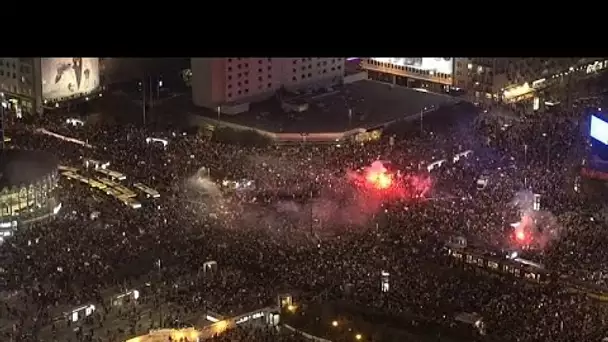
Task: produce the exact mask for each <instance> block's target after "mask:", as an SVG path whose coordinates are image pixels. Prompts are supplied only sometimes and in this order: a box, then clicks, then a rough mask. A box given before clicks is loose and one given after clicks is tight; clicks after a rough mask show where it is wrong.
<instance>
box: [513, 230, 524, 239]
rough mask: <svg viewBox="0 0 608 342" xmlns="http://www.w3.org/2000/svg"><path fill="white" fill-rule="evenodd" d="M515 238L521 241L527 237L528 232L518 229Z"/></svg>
mask: <svg viewBox="0 0 608 342" xmlns="http://www.w3.org/2000/svg"><path fill="white" fill-rule="evenodd" d="M515 238H516V239H517V240H519V241H524V240H525V239H526V233H525V232H524V231H523V230H518V231H516V232H515Z"/></svg>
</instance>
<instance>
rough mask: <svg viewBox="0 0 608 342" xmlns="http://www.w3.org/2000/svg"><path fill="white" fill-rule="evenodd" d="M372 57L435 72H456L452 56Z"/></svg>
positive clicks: (376, 59)
mask: <svg viewBox="0 0 608 342" xmlns="http://www.w3.org/2000/svg"><path fill="white" fill-rule="evenodd" d="M370 59H373V60H375V61H378V62H381V63H389V64H394V65H398V66H402V67H409V68H412V69H418V70H422V71H432V72H434V73H442V74H448V75H452V74H453V72H454V58H452V57H370Z"/></svg>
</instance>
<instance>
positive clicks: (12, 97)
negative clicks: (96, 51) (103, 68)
mask: <svg viewBox="0 0 608 342" xmlns="http://www.w3.org/2000/svg"><path fill="white" fill-rule="evenodd" d="M99 89H100V78H99V58H96V57H93V58H84V57H68V58H64V57H57V58H0V98H1V101H2V105H3V106H4V107H5V108H6V109H8V110H9V112H11V113H15V114H16V115H17V116H21V115H23V114H35V113H37V114H41V113H42V112H43V109H44V107H49V108H51V107H59V106H60V105H61V104H62V103H67V102H69V101H71V100H74V99H78V98H83V97H87V96H90V95H91V94H94V93H96V92H98V90H99Z"/></svg>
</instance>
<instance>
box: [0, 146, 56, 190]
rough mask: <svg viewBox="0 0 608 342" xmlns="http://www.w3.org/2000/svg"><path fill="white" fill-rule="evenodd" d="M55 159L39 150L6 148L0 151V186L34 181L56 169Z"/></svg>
mask: <svg viewBox="0 0 608 342" xmlns="http://www.w3.org/2000/svg"><path fill="white" fill-rule="evenodd" d="M57 165H58V162H57V159H56V158H55V157H54V156H53V155H50V154H48V153H45V152H41V151H29V150H16V149H7V150H3V151H1V152H0V188H5V187H10V186H16V185H20V184H30V183H34V182H35V181H36V180H38V179H41V178H43V177H45V176H47V175H49V174H51V173H52V172H53V170H56V169H57Z"/></svg>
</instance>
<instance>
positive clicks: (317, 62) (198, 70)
mask: <svg viewBox="0 0 608 342" xmlns="http://www.w3.org/2000/svg"><path fill="white" fill-rule="evenodd" d="M344 60H345V58H342V57H327V58H325V57H324V58H321V57H316V58H315V57H312V58H311V57H298V58H295V57H292V58H272V57H263V58H261V57H249V58H240V57H230V58H193V59H192V61H191V69H192V98H193V102H194V104H195V105H197V106H200V107H207V108H213V109H215V108H219V107H222V110H223V108H228V107H235V106H243V105H244V104H248V103H250V102H256V101H261V100H264V99H267V98H269V97H271V96H273V95H274V94H275V93H276V92H277V90H279V89H282V88H284V89H287V90H300V89H306V88H314V87H324V86H331V85H333V84H338V83H340V82H342V80H343V78H344Z"/></svg>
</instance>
